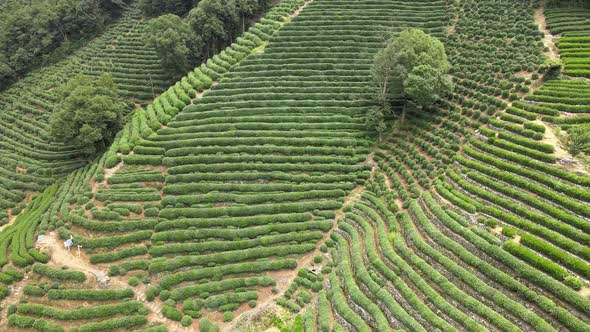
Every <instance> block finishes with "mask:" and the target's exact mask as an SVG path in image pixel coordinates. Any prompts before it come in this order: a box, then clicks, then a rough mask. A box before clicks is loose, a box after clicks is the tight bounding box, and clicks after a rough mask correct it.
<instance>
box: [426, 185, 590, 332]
mask: <svg viewBox="0 0 590 332" xmlns="http://www.w3.org/2000/svg"><path fill="white" fill-rule="evenodd" d="M423 197H424V199H425V201H426V203H427V205H428V207H429V209H430V210H431V211H432V212H433V214H434V215H435V216H436V217H437V218H438V220H439V221H441V222H442V223H443V224H444V225H446V226H447V227H449V228H450V229H451V230H453V231H454V232H456V233H457V234H459V235H460V236H461V237H463V238H465V239H466V240H467V241H469V242H470V243H472V244H473V245H475V246H476V247H477V248H478V249H480V250H482V252H484V253H486V254H487V255H488V256H490V257H492V258H494V259H497V260H499V261H500V262H502V263H504V264H506V265H508V266H509V267H511V268H512V269H513V270H514V271H515V273H516V275H518V276H520V277H522V278H525V279H527V280H529V281H533V282H535V283H536V284H538V285H539V286H540V287H542V288H544V289H546V290H548V291H550V292H551V293H553V294H554V295H555V296H557V297H558V298H560V299H562V300H564V301H566V302H568V303H570V304H572V305H573V306H574V307H577V308H578V309H579V310H581V311H582V312H588V311H589V309H590V308H589V307H588V304H587V301H585V300H583V299H581V297H580V296H579V295H578V294H576V293H575V292H573V291H572V290H571V289H569V288H567V287H565V286H563V284H561V283H560V282H558V281H556V280H555V279H553V278H551V277H548V276H546V275H543V274H542V273H540V272H539V271H538V270H535V269H533V268H531V267H529V266H528V265H526V264H525V263H523V262H521V261H519V260H518V259H516V258H515V257H514V256H512V255H511V254H509V253H508V252H505V251H503V250H498V247H497V246H495V245H491V244H489V243H488V242H487V241H485V240H483V239H482V238H480V237H479V236H477V235H476V234H475V233H472V232H471V231H469V230H468V229H467V228H465V227H464V226H461V225H460V224H459V223H458V222H457V221H455V219H454V218H452V217H451V215H449V214H447V213H446V212H445V211H443V209H442V208H441V207H440V206H439V205H438V204H436V202H435V201H434V200H433V199H432V197H431V196H430V194H429V193H425V195H424V196H423ZM456 217H457V218H459V217H458V216H456ZM461 257H462V258H463V259H469V261H471V262H472V263H470V264H471V265H474V266H478V269H479V270H480V271H481V272H482V273H484V274H485V275H487V276H488V277H490V278H491V279H493V280H496V281H497V282H498V283H501V284H503V285H506V286H505V287H507V288H509V289H514V291H515V292H516V294H518V295H519V296H521V297H523V298H525V299H527V300H529V301H531V302H533V303H535V304H536V305H537V306H538V307H539V308H540V309H541V310H543V311H544V312H546V313H547V314H549V315H550V316H551V317H554V318H555V319H557V320H558V321H559V322H560V323H561V324H563V325H564V326H566V327H567V328H569V329H572V330H578V329H584V328H585V327H584V326H585V325H586V323H584V322H582V321H581V320H579V319H578V318H577V317H576V316H574V315H573V314H572V313H571V312H570V311H569V310H567V309H565V308H563V307H561V306H560V305H558V304H556V303H555V302H554V301H553V300H551V299H550V298H547V297H545V296H543V295H541V294H537V293H535V292H531V291H530V287H529V286H527V285H524V284H522V283H521V282H519V281H517V280H516V279H514V277H513V276H510V275H508V274H506V273H505V272H503V271H501V270H498V269H496V268H494V267H493V266H492V265H491V263H487V262H486V261H485V260H482V259H480V258H479V257H477V256H475V255H473V254H471V253H470V252H469V251H467V250H463V251H462V254H461Z"/></svg>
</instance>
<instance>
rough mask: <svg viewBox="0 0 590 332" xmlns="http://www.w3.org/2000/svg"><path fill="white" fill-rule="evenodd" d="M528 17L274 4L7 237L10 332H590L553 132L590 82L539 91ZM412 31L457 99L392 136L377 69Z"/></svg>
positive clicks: (585, 181)
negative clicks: (392, 43)
mask: <svg viewBox="0 0 590 332" xmlns="http://www.w3.org/2000/svg"><path fill="white" fill-rule="evenodd" d="M533 14H534V11H533V8H531V7H530V6H529V1H524V0H522V1H521V0H519V1H514V0H492V1H485V2H482V1H479V0H462V1H460V2H445V1H437V0H421V1H391V0H312V1H304V0H282V1H281V2H279V3H278V4H277V5H276V6H275V7H274V8H273V9H272V10H271V11H270V12H269V13H268V14H267V15H266V16H265V18H263V19H261V20H260V23H258V24H256V25H254V26H253V27H252V28H251V29H250V30H249V31H248V32H246V33H245V34H244V35H243V36H242V37H240V38H238V39H237V40H236V41H235V43H233V44H232V45H231V46H229V47H228V48H226V49H225V50H224V51H223V52H221V53H220V54H218V55H216V56H215V57H213V58H212V59H210V60H209V61H207V63H205V64H203V65H202V66H200V67H199V68H196V69H195V70H194V71H192V72H190V73H188V74H187V75H186V76H185V77H183V78H182V79H181V80H180V81H179V82H177V83H176V84H175V85H174V86H172V87H170V88H169V89H168V90H166V92H164V93H163V94H162V95H160V96H159V97H158V98H156V99H155V100H154V101H153V102H152V103H151V104H149V105H148V106H147V107H145V108H140V109H137V110H136V111H135V112H134V114H133V116H132V117H131V119H130V121H128V123H127V125H126V126H125V128H124V130H123V131H122V132H121V133H119V135H118V137H117V140H116V142H115V143H114V144H113V145H112V146H111V148H110V149H109V151H108V152H107V153H105V154H104V155H103V156H102V157H101V158H100V159H99V160H97V161H96V162H94V163H92V164H90V165H88V166H86V167H84V168H81V169H78V170H77V171H75V172H73V173H72V174H71V175H70V176H68V177H67V178H65V179H63V180H62V181H60V182H59V183H57V184H56V185H54V186H51V187H49V188H48V189H47V190H45V192H44V193H43V194H42V195H39V197H37V198H36V199H35V200H34V201H33V203H32V204H30V205H29V206H28V208H27V209H25V210H24V212H23V213H22V214H21V215H20V216H19V217H18V219H17V220H16V221H15V223H14V225H13V226H10V227H8V228H6V229H5V230H4V231H2V233H0V265H2V266H3V269H2V272H1V273H0V283H2V284H3V285H0V295H1V296H8V298H7V299H8V300H6V301H9V303H13V304H15V303H17V302H18V301H19V300H22V301H20V302H19V303H18V304H17V305H16V306H13V307H10V308H8V309H7V310H6V312H7V314H9V315H10V316H9V319H8V320H0V324H7V325H0V328H16V327H22V328H29V329H31V328H32V329H37V330H43V329H44V328H45V329H49V328H52V329H55V330H56V331H61V330H63V329H64V328H67V329H71V328H75V329H79V330H80V331H83V330H89V331H90V330H101V329H108V328H111V329H114V328H115V327H119V328H120V329H122V330H133V329H142V331H143V330H144V329H145V331H164V330H169V331H182V330H183V329H185V330H187V331H196V330H200V331H214V330H216V329H217V328H220V329H222V330H227V331H235V330H239V331H242V330H244V331H258V330H266V329H268V328H270V327H273V326H274V327H277V328H282V329H285V330H292V331H301V330H303V331H389V330H411V331H435V330H445V331H454V330H468V331H486V330H494V331H563V330H568V331H587V330H590V302H589V300H588V297H589V296H590V293H589V292H588V289H589V282H590V266H589V265H588V261H589V260H590V257H589V255H590V252H589V251H588V248H589V243H588V241H589V238H588V233H589V232H588V230H589V229H588V227H589V226H588V223H589V220H590V219H589V218H590V210H589V207H590V205H589V204H588V203H590V201H589V200H590V197H589V196H588V193H589V192H590V190H589V189H590V188H589V187H590V175H588V171H587V168H586V167H585V166H584V165H583V164H582V163H580V162H578V161H577V160H576V159H575V158H572V157H571V156H570V155H569V154H568V153H567V151H566V150H565V149H563V148H562V147H561V146H560V145H559V144H558V139H557V134H556V131H555V129H557V128H558V127H559V128H560V129H561V130H567V129H568V128H571V126H576V125H579V124H582V123H586V122H587V113H589V112H588V110H587V107H588V103H587V98H586V96H587V89H588V88H589V85H588V82H587V81H586V80H585V79H570V78H569V77H567V76H564V77H561V78H560V79H552V80H548V81H545V80H544V77H543V74H544V73H543V72H542V69H541V67H542V66H541V64H542V63H543V62H544V60H545V59H544V57H545V54H546V52H545V50H544V44H543V40H546V36H544V35H543V32H541V31H539V30H538V29H537V26H536V25H535V23H534V15H533ZM547 14H548V15H549V11H547ZM549 20H550V18H549ZM550 24H551V23H550ZM406 27H418V28H422V29H425V30H426V31H428V32H429V33H431V34H433V35H434V36H437V37H439V38H440V39H441V40H443V41H444V43H445V45H446V50H447V53H448V56H449V60H450V62H451V64H452V66H453V69H452V72H451V75H452V77H453V81H454V83H455V90H454V93H453V95H452V96H450V98H448V100H444V101H441V102H440V103H437V105H436V106H434V107H431V108H428V109H423V110H418V109H412V110H411V111H410V114H409V115H408V118H407V120H406V122H405V124H403V125H397V126H395V127H394V128H393V130H392V132H391V133H389V135H388V136H387V137H386V138H385V139H384V140H382V141H380V142H377V141H376V140H375V139H374V138H373V137H371V136H369V135H368V134H367V132H366V127H365V123H364V115H365V114H366V113H367V110H368V109H369V108H370V107H371V106H372V105H373V101H372V97H371V90H370V88H369V80H370V74H369V73H370V68H371V64H372V61H373V60H372V59H373V56H374V54H375V53H376V52H377V51H378V50H379V49H380V48H381V47H382V46H383V45H384V43H385V40H386V36H387V35H389V34H393V35H395V33H397V32H399V31H401V30H402V29H404V28H406ZM562 38H563V37H562ZM558 45H560V46H562V45H563V44H561V43H558ZM570 69H571V68H570ZM569 73H571V71H569ZM566 74H568V69H567V68H566ZM37 234H44V235H46V237H45V238H42V239H41V240H40V242H39V243H35V241H34V240H35V239H36V238H35V235H37ZM58 236H59V241H63V240H67V239H72V240H73V242H74V244H76V245H80V246H81V248H79V249H78V250H80V253H78V252H76V249H75V246H74V247H73V248H72V249H71V252H68V251H66V250H65V249H63V248H62V246H61V243H59V241H58ZM35 262H37V263H35ZM41 263H43V264H41ZM32 264H34V265H33V268H32V272H27V273H21V272H20V270H21V269H20V268H21V267H24V266H29V265H32ZM64 266H68V267H69V269H63V268H62V267H64ZM26 270H28V268H27V269H26ZM26 270H25V271H26ZM77 270H79V271H81V272H85V273H82V274H80V273H79V272H76V271H77ZM106 272H108V274H109V276H110V277H111V280H110V282H109V283H107V284H109V285H110V286H109V287H110V288H111V289H109V290H97V288H98V286H97V284H96V283H95V282H94V281H93V278H94V277H91V276H90V274H95V275H99V276H100V275H101V274H102V273H106ZM66 275H68V276H71V277H66ZM83 275H86V277H84V281H82V276H83ZM75 278H79V279H80V280H79V282H78V283H73V282H71V280H75ZM70 279H71V280H70ZM58 282H59V283H61V285H58V284H57V283H58ZM8 286H10V287H11V288H12V289H13V291H12V292H9V290H8ZM128 286H129V287H131V289H132V290H128V289H127V288H128ZM132 299H134V300H132ZM6 301H5V302H6ZM104 319H106V320H105V321H104V322H100V323H99V320H101V321H102V320H104ZM100 324H103V325H100ZM150 324H155V325H156V326H153V327H150V326H149V325H150ZM107 325H108V326H107ZM215 325H217V327H216V326H215Z"/></svg>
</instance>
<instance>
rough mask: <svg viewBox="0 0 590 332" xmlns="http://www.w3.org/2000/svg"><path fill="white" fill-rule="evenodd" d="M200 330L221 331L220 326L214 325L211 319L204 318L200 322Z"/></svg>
mask: <svg viewBox="0 0 590 332" xmlns="http://www.w3.org/2000/svg"><path fill="white" fill-rule="evenodd" d="M199 330H200V331H202V332H217V331H219V326H218V325H217V324H213V322H211V320H209V318H203V319H201V320H200V321H199Z"/></svg>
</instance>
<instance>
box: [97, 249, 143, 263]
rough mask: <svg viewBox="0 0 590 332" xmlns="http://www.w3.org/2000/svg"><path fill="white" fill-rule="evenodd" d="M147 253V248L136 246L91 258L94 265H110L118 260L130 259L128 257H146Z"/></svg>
mask: <svg viewBox="0 0 590 332" xmlns="http://www.w3.org/2000/svg"><path fill="white" fill-rule="evenodd" d="M147 253H148V249H147V248H146V247H145V246H135V247H130V248H125V249H122V250H119V251H113V252H105V253H100V254H93V255H91V256H90V263H92V264H100V263H110V262H114V261H118V260H121V259H124V258H128V257H133V256H139V255H145V254H147Z"/></svg>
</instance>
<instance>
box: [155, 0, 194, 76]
mask: <svg viewBox="0 0 590 332" xmlns="http://www.w3.org/2000/svg"><path fill="white" fill-rule="evenodd" d="M144 2H145V1H144ZM192 39H193V35H192V31H191V29H190V27H189V26H188V24H187V23H186V22H184V21H183V20H182V19H181V18H180V17H178V16H176V15H173V14H167V15H162V16H160V17H158V18H156V19H153V20H151V21H150V23H149V24H148V27H147V29H146V41H147V44H148V45H149V46H150V47H152V48H154V49H155V50H156V52H157V53H158V55H159V56H160V62H161V64H162V67H163V68H165V69H166V70H169V71H171V72H172V73H173V74H174V76H177V75H180V74H182V73H184V72H185V71H186V69H187V66H188V55H189V52H190V47H191V45H190V42H191V40H192Z"/></svg>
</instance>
